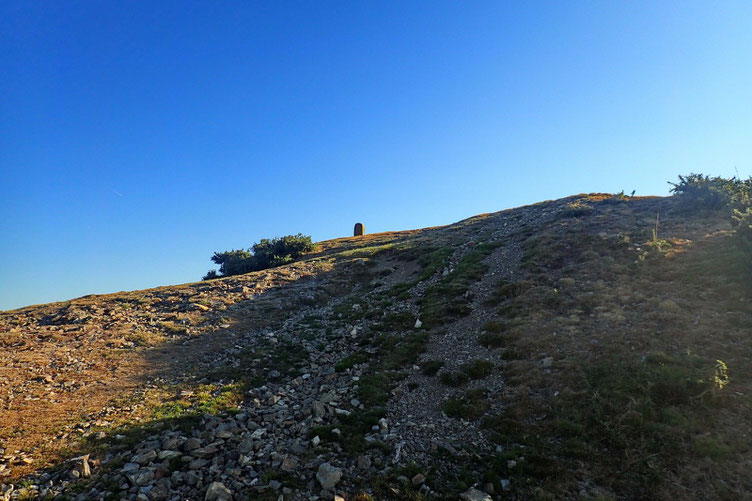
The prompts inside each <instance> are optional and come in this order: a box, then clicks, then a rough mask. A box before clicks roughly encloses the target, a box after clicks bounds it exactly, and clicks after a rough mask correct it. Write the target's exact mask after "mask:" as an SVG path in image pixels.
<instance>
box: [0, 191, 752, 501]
mask: <svg viewBox="0 0 752 501" xmlns="http://www.w3.org/2000/svg"><path fill="white" fill-rule="evenodd" d="M657 216H658V225H657V226H656V218H657ZM746 264H747V263H746V262H745V260H744V258H743V256H742V255H741V254H740V251H739V250H738V249H737V247H736V246H735V245H733V243H732V242H731V237H730V224H729V221H728V216H727V214H725V213H721V212H713V211H707V212H688V211H686V210H685V209H684V208H682V207H681V206H680V204H679V203H678V200H677V199H676V197H667V198H658V197H638V198H627V197H622V196H612V195H604V194H591V195H578V196H574V197H569V198H566V199H561V200H556V201H548V202H543V203H539V204H536V205H532V206H527V207H520V208H516V209H511V210H505V211H502V212H498V213H493V214H484V215H480V216H476V217H473V218H470V219H467V220H464V221H461V222H458V223H455V224H452V225H449V226H443V227H436V228H427V229H423V230H415V231H407V232H392V233H382V234H374V235H367V236H365V237H354V238H342V239H337V240H332V241H327V242H320V243H319V244H318V249H317V251H316V252H315V253H314V254H309V255H307V256H306V257H305V259H303V260H300V261H297V262H294V263H292V264H289V265H285V266H281V267H278V268H273V269H268V270H264V271H260V272H254V273H249V274H246V275H240V276H233V277H228V278H223V279H217V280H211V281H205V282H197V283H192V284H185V285H179V286H169V287H160V288H157V289H150V290H144V291H135V292H125V293H117V294H110V295H102V296H87V297H83V298H79V299H74V300H71V301H66V302H63V303H54V304H47V305H38V306H31V307H27V308H22V309H19V310H15V311H7V312H0V347H1V348H2V350H1V351H0V458H1V459H0V482H4V483H3V484H2V488H0V499H2V498H3V496H5V498H6V499H36V498H42V499H47V498H50V499H51V498H56V499H58V498H60V499H63V498H68V499H134V500H135V499H144V500H148V499H151V500H167V499H170V500H172V499H174V500H178V499H207V500H208V499H213V500H224V499H236V500H239V499H262V500H266V499H268V500H277V499H285V500H315V499H333V498H335V496H341V497H342V498H344V499H345V500H347V501H349V500H361V501H365V500H368V499H371V498H373V499H376V500H385V499H413V500H420V499H459V498H460V496H461V497H462V499H471V500H482V499H592V500H595V499H600V500H606V499H658V500H664V499H677V498H678V499H752V495H751V494H750V493H752V475H750V474H749V472H750V467H751V466H752V438H751V435H750V433H751V432H752V430H750V428H751V427H752V400H751V399H750V398H749V395H750V389H751V386H752V377H750V376H752V336H750V332H751V330H752V304H750V297H752V295H751V293H750V288H749V284H750V280H749V278H750V277H749V268H747V267H746Z"/></svg>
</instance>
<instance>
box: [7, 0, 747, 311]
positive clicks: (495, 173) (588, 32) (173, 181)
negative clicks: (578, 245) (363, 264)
mask: <svg viewBox="0 0 752 501" xmlns="http://www.w3.org/2000/svg"><path fill="white" fill-rule="evenodd" d="M735 169H736V170H735ZM692 171H700V172H704V173H708V174H720V175H725V176H731V175H733V174H735V172H736V171H738V173H739V174H740V175H741V176H742V177H747V176H749V175H752V3H751V2H749V1H748V0H744V1H738V2H734V1H724V2H685V1H677V2H670V1H660V2H655V1H649V2H632V1H629V2H626V1H625V2H610V1H602V2H570V1H560V2H549V1H545V2H527V1H524V2H522V1H520V2H514V3H510V2H498V1H496V2H464V1H463V2H455V1H452V2H434V1H430V2H404V1H395V2H351V1H343V2H327V1H324V2H300V3H296V2H276V1H268V2H246V1H244V2H240V1H238V2H210V1H203V2H188V1H175V2H167V1H160V2H155V1H141V2H139V1H120V2H118V1H107V2H99V1H89V2H77V1H65V2H57V1H52V0H48V1H39V2H29V1H27V0H19V1H10V0H6V1H3V2H2V3H1V4H0V190H1V192H0V193H1V194H0V309H10V308H15V307H20V306H23V305H27V304H33V303H42V302H48V301H54V300H63V299H69V298H72V297H76V296H80V295H84V294H88V293H105V292H114V291H119V290H129V289H141V288H146V287H151V286H157V285H166V284H175V283H182V282H188V281H195V280H198V279H200V277H201V276H202V275H203V274H204V273H205V272H206V271H207V270H208V269H209V268H210V267H212V264H213V263H211V262H210V261H209V256H210V255H211V254H212V253H213V252H214V251H217V250H225V249H230V248H242V247H248V246H250V245H251V244H252V243H253V242H254V241H257V240H259V239H261V238H264V237H272V236H280V235H285V234H290V233H297V232H302V233H305V234H310V235H312V236H313V238H314V240H324V239H329V238H333V237H339V236H347V235H349V234H350V233H351V231H352V225H353V224H354V223H355V222H356V221H362V222H364V223H365V225H366V230H367V231H368V232H378V231H385V230H397V229H409V228H419V227H425V226H432V225H439V224H446V223H451V222H454V221H457V220H459V219H462V218H465V217H468V216H471V215H474V214H477V213H481V212H489V211H496V210H501V209H504V208H509V207H514V206H519V205H523V204H528V203H534V202H537V201H540V200H545V199H553V198H558V197H562V196H566V195H570V194H574V193H579V192H592V191H607V192H618V191H620V190H625V191H627V192H630V191H632V190H637V193H638V194H641V195H647V194H656V195H664V194H666V193H667V192H668V188H669V185H668V184H667V181H668V180H675V179H676V176H677V174H680V173H689V172H692Z"/></svg>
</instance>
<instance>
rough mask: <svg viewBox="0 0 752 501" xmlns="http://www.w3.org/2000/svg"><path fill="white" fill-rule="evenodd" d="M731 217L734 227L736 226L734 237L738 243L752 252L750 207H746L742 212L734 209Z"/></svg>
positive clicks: (751, 210) (751, 213) (751, 211)
mask: <svg viewBox="0 0 752 501" xmlns="http://www.w3.org/2000/svg"><path fill="white" fill-rule="evenodd" d="M731 217H732V218H733V224H734V226H736V236H737V238H738V239H739V243H740V244H741V245H742V247H744V248H745V249H747V250H749V251H751V252H752V207H747V208H746V209H744V210H743V211H741V210H739V209H734V213H733V215H732V216H731Z"/></svg>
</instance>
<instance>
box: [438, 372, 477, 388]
mask: <svg viewBox="0 0 752 501" xmlns="http://www.w3.org/2000/svg"><path fill="white" fill-rule="evenodd" d="M469 380H470V378H469V377H468V375H467V374H465V373H464V372H455V371H444V372H442V373H441V374H439V381H441V382H442V384H445V385H447V386H454V387H457V386H462V385H465V384H467V382H468V381H469Z"/></svg>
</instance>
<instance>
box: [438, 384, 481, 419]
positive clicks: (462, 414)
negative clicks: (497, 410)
mask: <svg viewBox="0 0 752 501" xmlns="http://www.w3.org/2000/svg"><path fill="white" fill-rule="evenodd" d="M487 393H488V392H487V391H486V390H485V389H483V388H474V389H472V390H467V391H466V392H465V395H464V396H462V397H460V398H450V399H449V400H447V401H446V402H445V403H444V406H443V410H444V413H445V414H446V415H447V416H449V417H456V418H462V419H466V420H472V419H478V418H480V417H482V416H483V414H484V413H485V412H486V411H487V410H488V408H489V407H490V404H489V402H488V399H487V398H486V396H487Z"/></svg>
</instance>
